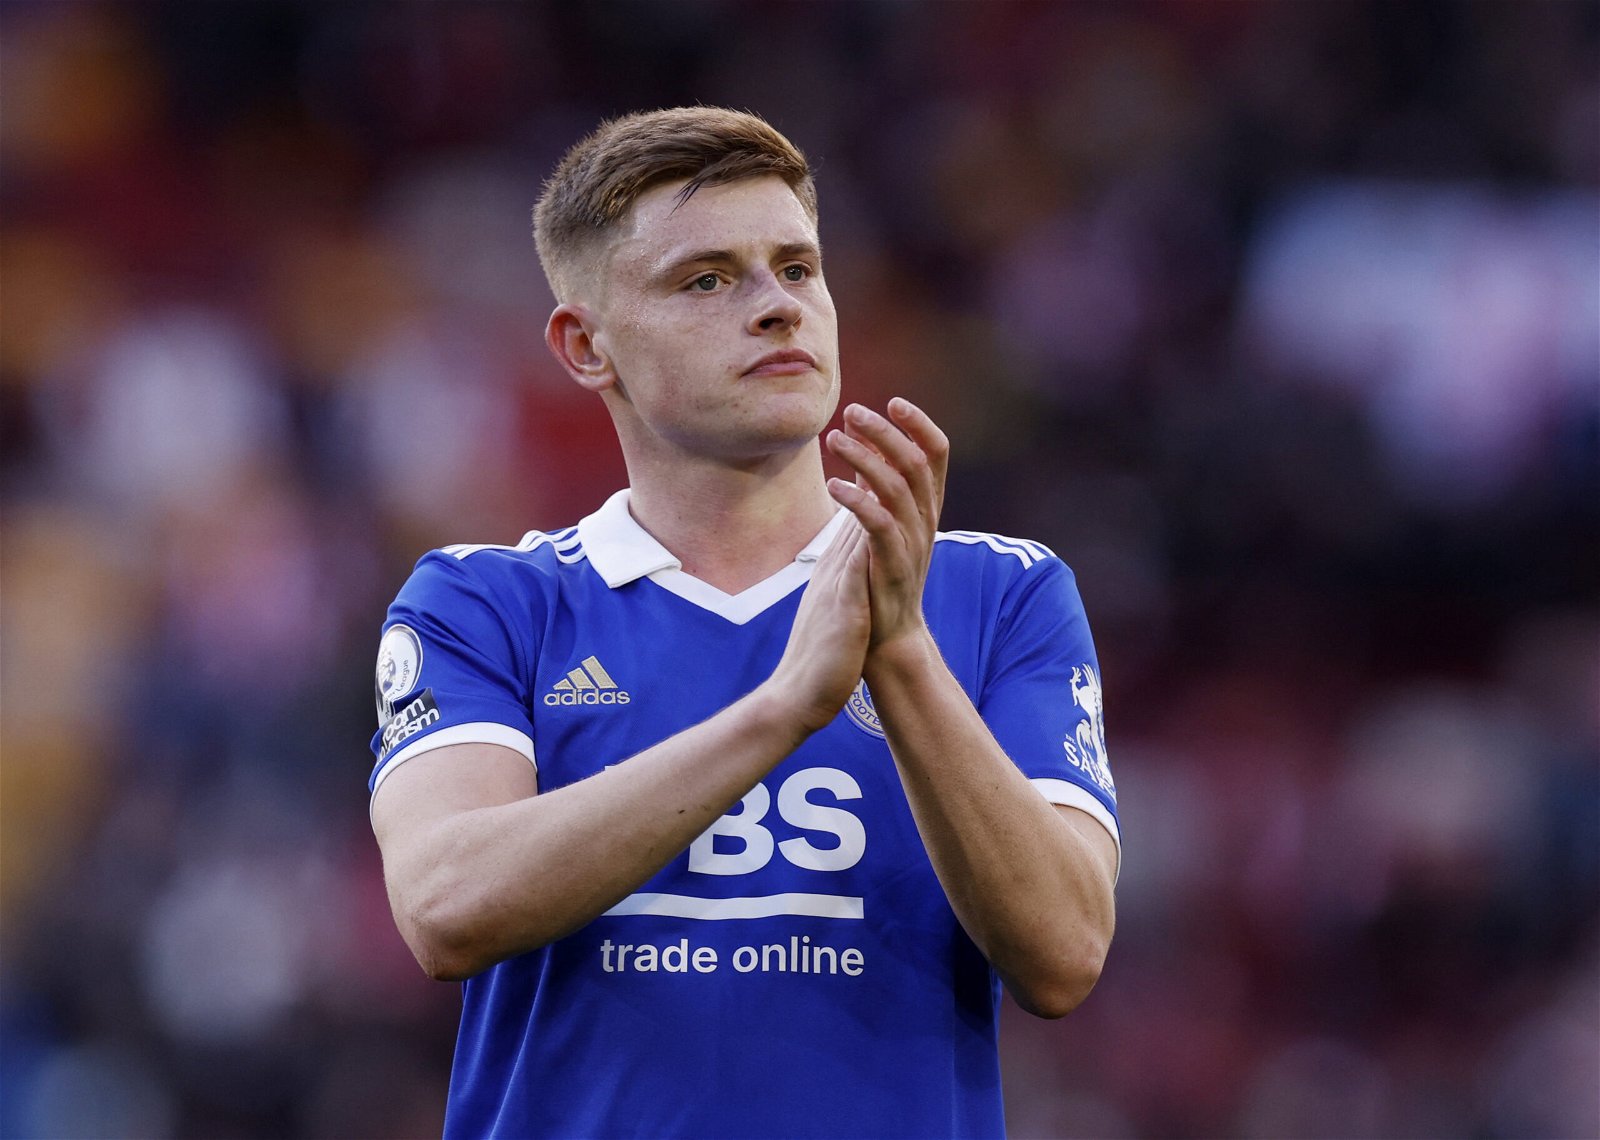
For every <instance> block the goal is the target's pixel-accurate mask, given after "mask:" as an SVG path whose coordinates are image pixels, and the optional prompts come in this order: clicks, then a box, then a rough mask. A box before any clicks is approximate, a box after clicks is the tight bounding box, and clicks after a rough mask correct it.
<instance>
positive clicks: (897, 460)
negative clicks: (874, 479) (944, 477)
mask: <svg viewBox="0 0 1600 1140" xmlns="http://www.w3.org/2000/svg"><path fill="white" fill-rule="evenodd" d="M930 422H931V421H930ZM844 430H845V433H846V434H847V435H849V436H850V437H851V438H853V439H859V440H862V441H863V442H865V443H867V444H868V445H869V446H871V447H872V448H874V449H875V450H876V451H877V452H878V453H879V454H880V455H882V456H883V457H884V458H885V459H886V460H888V461H889V463H890V465H891V466H893V467H894V468H895V469H896V470H897V471H899V472H900V474H901V476H902V477H904V478H905V480H906V483H907V485H908V486H909V487H910V488H911V490H912V493H913V494H914V495H915V496H916V498H917V502H918V503H919V504H921V505H922V506H923V507H924V508H927V507H931V506H934V505H935V504H937V502H938V496H939V487H938V485H937V482H936V478H935V475H934V471H933V467H932V464H931V463H930V462H929V459H928V456H927V454H926V453H925V452H924V451H923V450H922V448H921V447H920V446H919V445H918V444H917V441H916V440H914V439H912V438H911V437H910V436H909V435H907V434H906V433H905V432H904V431H901V430H900V428H898V427H896V426H895V425H894V424H892V423H890V422H889V420H887V419H885V418H884V417H883V416H881V415H879V414H878V413H877V412H875V411H873V410H872V409H871V408H867V407H863V406H862V405H860V404H851V405H850V406H849V407H848V408H846V409H845V414H844Z"/></svg>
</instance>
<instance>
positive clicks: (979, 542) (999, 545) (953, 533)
mask: <svg viewBox="0 0 1600 1140" xmlns="http://www.w3.org/2000/svg"><path fill="white" fill-rule="evenodd" d="M933 538H934V541H935V542H942V541H949V542H960V543H964V544H966V545H967V546H987V547H988V548H989V549H991V550H994V551H997V552H998V553H1000V554H1010V555H1012V556H1014V557H1015V558H1016V559H1017V561H1019V562H1021V563H1022V565H1023V568H1024V569H1026V568H1027V567H1029V566H1032V565H1033V564H1034V563H1035V562H1040V561H1043V560H1044V559H1046V558H1053V557H1055V552H1054V551H1052V550H1051V549H1050V548H1049V547H1048V546H1045V545H1044V544H1043V543H1039V542H1034V541H1032V540H1030V539H1024V538H1006V537H1005V536H1004V535H998V534H986V533H984V532H983V531H976V530H941V531H939V532H937V533H936V534H935V535H934V536H933Z"/></svg>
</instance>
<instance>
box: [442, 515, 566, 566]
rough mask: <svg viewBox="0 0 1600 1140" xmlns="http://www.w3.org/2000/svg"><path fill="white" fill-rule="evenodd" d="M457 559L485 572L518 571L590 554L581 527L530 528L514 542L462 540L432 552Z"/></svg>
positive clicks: (563, 563) (560, 564) (564, 562)
mask: <svg viewBox="0 0 1600 1140" xmlns="http://www.w3.org/2000/svg"><path fill="white" fill-rule="evenodd" d="M430 553H431V554H434V555H438V556H439V557H441V558H451V559H454V560H455V561H457V562H461V563H466V562H468V561H471V563H472V569H473V570H475V571H477V572H480V573H485V574H495V573H499V574H507V573H509V574H515V573H518V572H519V571H521V572H526V571H528V570H537V569H541V568H543V569H553V568H556V567H561V566H575V565H577V564H578V563H580V562H582V561H584V560H585V559H586V558H587V557H588V556H587V555H586V554H584V552H583V542H582V540H581V539H580V538H579V536H578V528H577V527H576V526H569V527H566V528H564V529H562V530H551V531H544V530H530V531H529V532H528V533H527V534H525V535H523V536H522V539H521V541H520V542H518V543H517V544H516V545H514V546H507V545H504V544H502V543H497V542H458V543H456V544H454V545H452V546H442V547H440V548H439V549H438V550H435V551H432V552H430Z"/></svg>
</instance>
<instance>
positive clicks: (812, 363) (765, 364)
mask: <svg viewBox="0 0 1600 1140" xmlns="http://www.w3.org/2000/svg"><path fill="white" fill-rule="evenodd" d="M816 366H817V360H816V357H814V356H812V355H811V354H810V353H809V352H806V351H804V350H803V349H798V348H786V349H782V350H781V351H778V352H769V353H767V355H765V356H763V357H762V358H761V359H760V360H757V361H756V362H755V363H754V364H752V365H751V366H750V367H749V368H746V369H745V370H744V374H745V375H746V376H790V375H793V374H795V373H799V372H804V371H806V370H807V369H810V368H815V367H816Z"/></svg>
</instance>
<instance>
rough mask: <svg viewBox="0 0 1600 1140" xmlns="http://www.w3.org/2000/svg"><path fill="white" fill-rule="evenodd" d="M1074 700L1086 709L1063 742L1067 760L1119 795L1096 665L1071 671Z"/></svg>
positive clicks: (1107, 790)
mask: <svg viewBox="0 0 1600 1140" xmlns="http://www.w3.org/2000/svg"><path fill="white" fill-rule="evenodd" d="M1070 684H1071V687H1072V699H1073V700H1074V701H1075V702H1076V703H1077V705H1078V707H1079V708H1080V709H1082V710H1083V713H1084V719H1082V720H1080V721H1078V723H1077V724H1076V725H1075V726H1074V727H1073V731H1072V734H1071V735H1069V736H1068V737H1067V738H1066V740H1064V741H1062V744H1061V746H1062V748H1064V749H1065V750H1066V753H1067V760H1068V761H1069V762H1070V763H1071V764H1072V766H1073V767H1075V768H1077V769H1078V770H1079V771H1081V772H1083V773H1084V775H1086V776H1088V777H1089V778H1090V779H1091V780H1093V781H1094V782H1095V784H1096V785H1098V786H1099V788H1100V789H1101V790H1102V791H1103V792H1105V793H1106V795H1108V796H1110V797H1111V798H1112V800H1113V801H1114V800H1116V798H1117V785H1116V781H1115V780H1113V779H1112V778H1111V763H1110V761H1109V760H1108V759H1107V757H1106V719H1105V702H1104V700H1103V698H1102V695H1101V691H1100V677H1099V674H1097V673H1096V672H1095V671H1094V666H1092V665H1088V664H1084V665H1079V666H1078V667H1077V668H1075V669H1073V671H1072V679H1071V682H1070Z"/></svg>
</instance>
